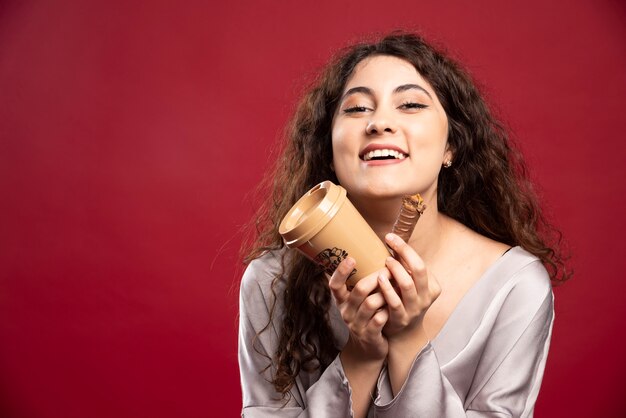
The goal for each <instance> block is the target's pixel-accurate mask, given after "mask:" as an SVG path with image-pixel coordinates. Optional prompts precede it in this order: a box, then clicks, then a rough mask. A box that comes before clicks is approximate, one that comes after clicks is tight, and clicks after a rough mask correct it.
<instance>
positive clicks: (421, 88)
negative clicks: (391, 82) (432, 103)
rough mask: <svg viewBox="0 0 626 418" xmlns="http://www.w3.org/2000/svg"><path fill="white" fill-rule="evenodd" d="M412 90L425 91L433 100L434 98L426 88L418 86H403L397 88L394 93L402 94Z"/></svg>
mask: <svg viewBox="0 0 626 418" xmlns="http://www.w3.org/2000/svg"><path fill="white" fill-rule="evenodd" d="M412 89H416V90H420V91H423V92H424V93H426V95H427V96H428V97H430V99H431V100H432V96H431V95H430V93H429V92H428V91H426V89H425V88H424V87H422V86H420V85H418V84H403V85H401V86H398V87H396V88H395V89H394V90H393V92H394V93H402V92H403V91H407V90H412Z"/></svg>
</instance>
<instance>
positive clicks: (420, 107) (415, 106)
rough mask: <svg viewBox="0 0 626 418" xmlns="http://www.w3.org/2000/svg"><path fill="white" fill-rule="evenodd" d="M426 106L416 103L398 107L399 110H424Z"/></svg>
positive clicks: (407, 103) (403, 104)
mask: <svg viewBox="0 0 626 418" xmlns="http://www.w3.org/2000/svg"><path fill="white" fill-rule="evenodd" d="M427 107H428V106H427V105H425V104H421V103H416V102H406V103H402V104H401V105H400V109H425V108H427Z"/></svg>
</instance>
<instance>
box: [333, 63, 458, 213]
mask: <svg viewBox="0 0 626 418" xmlns="http://www.w3.org/2000/svg"><path fill="white" fill-rule="evenodd" d="M447 136H448V119H447V117H446V113H445V111H444V109H443V107H442V106H441V104H440V103H439V100H438V99H437V96H436V94H435V92H434V91H433V89H432V87H431V86H430V85H429V84H428V83H427V82H426V80H424V79H423V78H422V77H421V76H420V75H419V74H418V72H417V70H415V67H413V65H412V64H410V63H409V62H407V61H405V60H402V59H400V58H396V57H392V56H387V55H379V56H372V57H369V58H367V59H365V60H363V61H361V62H360V63H359V64H358V65H357V66H356V68H355V70H354V72H353V74H352V76H351V78H349V79H348V82H347V83H346V86H345V88H344V91H343V93H342V97H341V99H340V101H339V105H338V107H337V111H336V113H335V115H334V119H333V126H332V147H333V167H334V170H335V173H336V175H337V178H338V180H339V182H340V183H341V185H342V186H343V187H345V188H346V189H347V190H348V193H349V194H350V196H351V198H353V199H357V200H363V199H371V198H389V197H397V196H402V195H405V194H414V193H421V194H422V196H424V197H425V198H426V200H427V201H428V200H430V199H429V197H433V196H435V200H436V189H437V176H438V174H439V170H440V169H441V166H442V164H443V163H444V162H445V161H447V160H450V159H452V153H451V152H450V151H449V150H448V148H447Z"/></svg>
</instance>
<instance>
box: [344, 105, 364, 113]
mask: <svg viewBox="0 0 626 418" xmlns="http://www.w3.org/2000/svg"><path fill="white" fill-rule="evenodd" d="M365 111H367V107H365V106H351V107H348V108H346V109H344V110H343V112H344V113H358V112H365Z"/></svg>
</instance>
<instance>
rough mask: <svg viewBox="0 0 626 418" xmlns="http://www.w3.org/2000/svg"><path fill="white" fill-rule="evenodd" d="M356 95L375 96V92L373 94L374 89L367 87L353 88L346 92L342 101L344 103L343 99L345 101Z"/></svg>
mask: <svg viewBox="0 0 626 418" xmlns="http://www.w3.org/2000/svg"><path fill="white" fill-rule="evenodd" d="M356 93H363V94H367V95H368V96H373V95H374V92H372V89H370V88H367V87H363V86H358V87H352V88H351V89H348V91H346V92H345V93H344V94H343V96H341V100H340V101H343V99H345V98H346V97H348V96H350V95H352V94H356Z"/></svg>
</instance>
